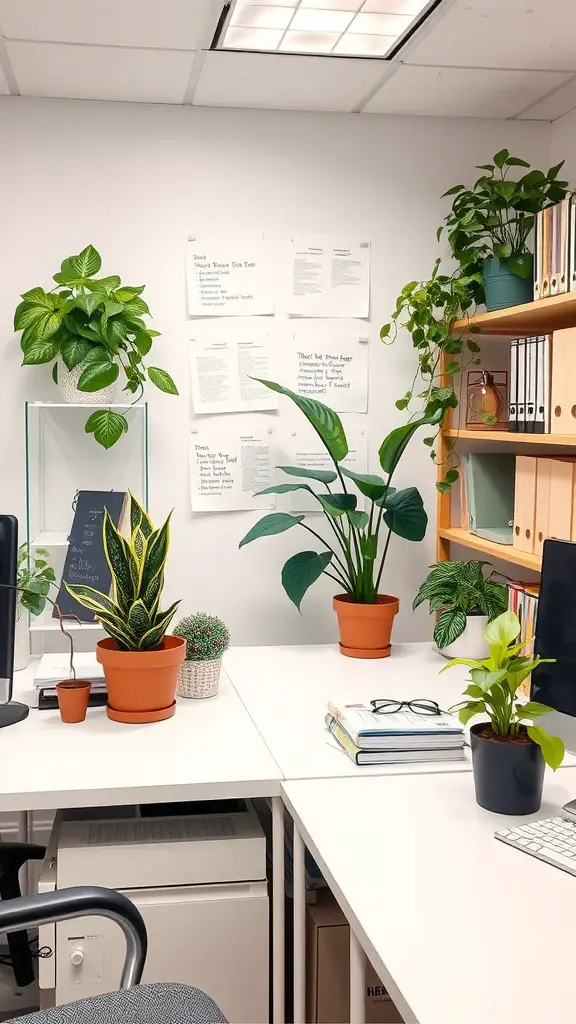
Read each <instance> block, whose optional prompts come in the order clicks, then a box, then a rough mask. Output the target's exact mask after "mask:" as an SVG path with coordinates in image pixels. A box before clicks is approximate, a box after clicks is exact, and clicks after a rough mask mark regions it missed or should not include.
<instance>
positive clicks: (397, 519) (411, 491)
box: [381, 487, 428, 541]
mask: <svg viewBox="0 0 576 1024" xmlns="http://www.w3.org/2000/svg"><path fill="white" fill-rule="evenodd" d="M381 502H382V504H383V506H384V508H385V510H386V511H385V512H384V522H385V523H386V525H387V526H388V527H389V528H390V529H391V530H392V532H393V533H396V534H397V535H398V536H399V537H404V539H405V540H412V541H420V540H422V539H423V537H425V535H426V527H427V526H428V516H427V515H426V510H425V508H424V502H423V501H422V496H421V494H420V492H419V491H418V490H417V488H416V487H407V488H405V489H404V490H402V491H395V492H394V494H390V495H387V496H386V497H385V498H383V499H381Z"/></svg>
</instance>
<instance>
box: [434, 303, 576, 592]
mask: <svg viewBox="0 0 576 1024" xmlns="http://www.w3.org/2000/svg"><path fill="white" fill-rule="evenodd" d="M473 325H474V326H476V327H477V328H478V329H479V333H480V334H482V335H485V336H486V337H487V338H490V336H492V337H499V336H500V337H503V338H504V337H508V338H514V337H523V336H525V337H532V336H534V335H538V334H551V333H553V332H554V331H557V330H561V329H562V328H564V327H576V292H567V293H566V294H565V295H553V296H551V297H549V298H546V299H538V300H537V301H536V302H527V303H525V304H524V305H522V306H511V307H510V308H509V309H501V310H495V311H494V312H492V313H480V314H478V315H477V316H473V317H470V318H469V319H466V320H459V321H457V322H456V323H455V324H454V325H453V330H454V332H458V331H466V330H468V329H469V328H470V327H471V326H473ZM449 358H452V357H451V356H450V357H449ZM445 365H446V357H442V358H441V363H440V367H441V375H440V381H441V384H442V385H448V384H451V383H453V378H452V377H448V376H447V375H446V374H445V372H444V367H445ZM461 411H462V410H461ZM462 414H463V415H464V412H462ZM456 439H458V440H459V441H464V442H465V443H466V444H469V443H470V442H476V443H478V442H480V443H485V444H486V443H488V442H489V443H490V444H494V443H498V444H504V445H506V446H507V447H508V448H509V449H510V448H511V449H512V450H517V451H520V452H524V453H527V452H528V451H529V450H530V449H529V447H528V446H532V448H538V447H544V448H545V450H546V455H551V454H553V452H554V449H555V448H556V449H562V448H573V447H576V436H574V437H572V436H570V435H568V434H517V433H509V432H508V431H504V430H465V429H462V430H457V429H456V428H455V427H454V426H453V425H452V417H451V410H449V412H448V414H447V416H446V418H445V421H444V423H443V425H442V428H441V430H440V436H439V438H438V443H437V447H436V451H437V456H438V463H439V465H438V479H439V480H442V479H443V477H444V474H445V472H446V468H447V464H448V463H449V460H450V451H451V446H452V445H453V443H454V441H455V440H456ZM542 454H544V453H542ZM437 506H438V507H437V514H438V531H437V548H436V556H437V558H438V561H445V560H449V559H450V557H451V555H450V546H451V544H461V545H462V546H464V547H467V548H470V549H472V551H476V552H481V554H483V555H485V556H486V557H487V558H489V559H490V560H492V559H502V560H503V561H505V562H510V563H512V564H513V565H517V566H519V567H522V568H525V569H531V570H533V571H535V572H540V569H541V564H542V560H541V558H540V556H539V555H531V554H526V553H525V552H522V551H518V550H517V549H516V548H514V547H513V545H505V544H495V543H494V542H493V541H488V540H484V539H483V538H482V537H476V536H475V535H474V534H472V533H469V532H468V531H467V530H463V529H461V528H460V527H457V526H452V496H451V494H450V493H447V494H440V493H439V494H438V502H437Z"/></svg>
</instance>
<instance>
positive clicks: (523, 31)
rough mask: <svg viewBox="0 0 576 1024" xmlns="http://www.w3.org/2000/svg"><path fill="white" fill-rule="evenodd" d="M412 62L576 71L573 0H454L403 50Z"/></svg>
mask: <svg viewBox="0 0 576 1024" xmlns="http://www.w3.org/2000/svg"><path fill="white" fill-rule="evenodd" d="M402 60H404V61H406V62H407V63H409V64H430V65H445V66H452V67H456V66H458V67H479V68H486V67H489V68H530V69H533V70H536V69H541V70H546V69H547V70H560V71H576V4H575V3H574V0H531V2H526V0H455V2H454V3H453V4H452V5H451V6H447V7H444V4H440V7H439V8H438V9H437V11H436V12H435V13H434V14H433V15H432V17H431V18H430V20H429V21H428V23H427V25H425V26H424V27H423V28H422V29H421V30H420V31H419V32H418V33H417V35H416V36H415V37H414V39H413V40H412V41H410V42H409V43H408V44H407V45H406V47H405V48H404V49H403V50H402Z"/></svg>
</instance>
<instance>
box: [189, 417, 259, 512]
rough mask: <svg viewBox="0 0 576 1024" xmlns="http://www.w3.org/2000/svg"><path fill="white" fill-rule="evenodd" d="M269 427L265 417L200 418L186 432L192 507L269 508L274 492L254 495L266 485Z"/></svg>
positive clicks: (212, 509) (196, 509)
mask: <svg viewBox="0 0 576 1024" xmlns="http://www.w3.org/2000/svg"><path fill="white" fill-rule="evenodd" d="M271 440H272V438H271V427H270V425H269V423H268V422H266V418H265V417H264V418H263V421H262V419H261V418H259V417H252V419H251V420H250V422H247V420H246V419H245V418H244V417H242V419H241V420H239V421H238V424H237V425H236V424H234V427H232V422H231V420H230V419H229V418H227V419H226V421H221V420H220V421H209V422H202V423H201V424H200V425H199V426H198V427H197V428H195V429H194V431H193V432H192V434H191V436H190V497H191V503H192V511H193V512H234V511H242V510H245V509H272V508H274V507H275V502H274V495H270V494H265V495H263V496H261V497H258V498H255V497H254V492H255V491H260V490H262V489H263V488H264V487H268V486H269V485H270V482H271V480H270V475H271V474H270V470H271V463H272V455H271Z"/></svg>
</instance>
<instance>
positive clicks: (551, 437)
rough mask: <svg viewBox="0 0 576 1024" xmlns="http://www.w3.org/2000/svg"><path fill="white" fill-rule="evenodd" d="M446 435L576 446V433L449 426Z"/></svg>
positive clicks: (512, 442)
mask: <svg viewBox="0 0 576 1024" xmlns="http://www.w3.org/2000/svg"><path fill="white" fill-rule="evenodd" d="M444 434H445V436H446V437H452V438H460V439H461V440H462V441H481V442H483V443H485V442H486V441H490V442H492V441H503V442H504V444H519V445H528V444H532V445H538V444H544V445H546V446H549V445H554V446H556V447H557V448H573V447H575V446H576V434H575V435H574V436H572V435H570V434H517V433H509V432H508V431H507V430H456V429H455V428H452V427H449V428H448V430H445V431H444Z"/></svg>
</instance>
